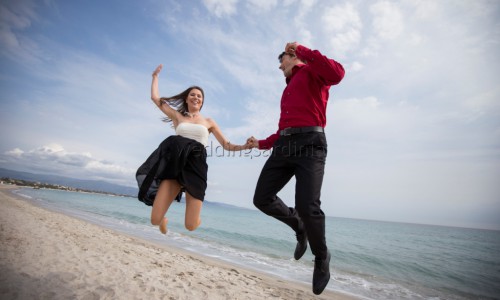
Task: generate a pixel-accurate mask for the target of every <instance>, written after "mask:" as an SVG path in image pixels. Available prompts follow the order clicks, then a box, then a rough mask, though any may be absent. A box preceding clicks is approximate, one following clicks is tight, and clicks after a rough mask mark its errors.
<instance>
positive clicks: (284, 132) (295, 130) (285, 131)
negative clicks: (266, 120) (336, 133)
mask: <svg viewBox="0 0 500 300" xmlns="http://www.w3.org/2000/svg"><path fill="white" fill-rule="evenodd" d="M308 132H325V129H324V128H323V127H321V126H309V127H288V128H285V129H283V130H281V131H280V136H287V135H292V134H298V133H308Z"/></svg>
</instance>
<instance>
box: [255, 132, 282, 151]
mask: <svg viewBox="0 0 500 300" xmlns="http://www.w3.org/2000/svg"><path fill="white" fill-rule="evenodd" d="M278 138H279V130H278V131H276V133H274V134H271V135H270V136H269V137H268V138H267V139H264V140H259V149H260V150H267V149H271V148H272V147H273V145H274V142H276V140H277V139H278Z"/></svg>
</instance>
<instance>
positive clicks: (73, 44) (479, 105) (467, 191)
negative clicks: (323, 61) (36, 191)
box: [0, 0, 500, 229]
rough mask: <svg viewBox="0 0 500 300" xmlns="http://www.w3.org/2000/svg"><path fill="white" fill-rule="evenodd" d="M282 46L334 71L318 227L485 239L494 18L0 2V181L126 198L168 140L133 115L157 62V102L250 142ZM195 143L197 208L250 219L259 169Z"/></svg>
mask: <svg viewBox="0 0 500 300" xmlns="http://www.w3.org/2000/svg"><path fill="white" fill-rule="evenodd" d="M289 41H297V42H299V43H301V44H304V45H305V46H307V47H309V48H312V49H318V50H320V51H321V52H322V53H323V54H325V55H327V56H329V57H332V58H335V59H336V60H338V61H339V62H341V63H342V64H343V65H344V67H345V69H346V71H347V73H346V76H345V79H344V80H343V81H342V82H341V83H340V84H339V85H338V86H335V87H333V88H332V89H331V90H330V95H331V97H330V102H329V105H328V124H327V127H326V132H327V138H328V143H329V150H328V159H327V166H326V175H325V180H324V184H323V192H322V202H323V210H324V211H325V213H326V214H327V215H329V216H337V217H350V218H365V219H375V220H387V221H402V222H418V223H431V224H445V225H458V226H473V227H482V228H497V229H500V218H499V216H500V185H499V184H498V182H499V181H498V179H499V178H500V85H499V84H498V78H500V68H499V67H500V61H499V54H498V53H500V51H499V50H500V49H499V48H500V45H499V43H500V4H499V2H498V1H483V0H479V1H477V0H474V1H456V0H450V1H445V0H442V1H434V0H429V1H425V0H422V1H417V0H406V1H387V0H382V1H376V0H374V1H324V0H304V1H299V0H284V1H277V0H275V1H273V0H248V1H243V0H239V1H238V0H205V1H180V0H179V1H173V0H171V1H169V0H166V1H153V0H145V1H121V0H120V1H118V0H117V1H112V0H111V1H109V0H108V1H50V0H47V1H27V0H22V1H19V0H16V1H14V0H9V1H2V2H1V4H0V47H1V48H0V64H1V68H0V89H1V93H0V120H1V123H0V124H1V126H0V132H1V143H0V167H4V168H9V169H15V170H21V171H30V172H35V173H50V174H58V175H63V176H69V177H74V178H82V179H98V180H106V181H109V182H113V183H118V184H122V185H129V186H133V185H134V184H135V180H134V174H135V171H136V169H137V167H138V166H139V165H140V164H141V163H142V162H143V161H144V160H145V159H146V158H147V156H148V155H149V154H150V153H151V152H152V151H153V150H154V149H155V148H156V147H157V146H158V144H159V143H160V142H161V141H162V140H163V139H164V138H166V137H167V136H168V135H171V134H173V130H172V129H171V128H169V126H168V125H167V124H165V123H162V122H161V121H160V119H161V117H162V115H161V113H160V111H159V110H158V109H157V108H156V107H155V106H154V104H153V103H152V102H151V100H150V98H149V96H150V82H151V72H152V71H153V70H154V68H155V67H156V66H157V65H158V64H160V63H162V64H163V65H164V68H163V71H162V73H161V75H160V85H159V87H160V94H162V95H165V96H168V95H173V94H176V93H178V92H180V91H182V90H184V88H186V87H187V86H190V85H194V84H196V85H200V86H202V87H203V88H204V89H205V96H206V98H205V105H204V107H203V111H202V112H203V113H204V115H205V116H209V117H212V118H214V119H215V120H216V121H217V123H218V124H219V126H220V127H221V128H222V130H223V132H224V134H225V135H226V136H227V137H228V138H229V139H230V140H231V142H233V143H243V142H244V141H245V140H246V138H247V137H248V136H250V135H254V136H256V137H258V138H265V137H267V136H268V135H270V134H271V133H273V132H275V131H276V129H277V122H278V117H279V101H280V96H281V92H282V90H283V88H284V86H285V82H284V78H283V75H282V73H281V71H280V70H278V61H277V55H278V54H279V53H280V52H281V51H283V49H284V46H285V44H286V42H289ZM211 143H213V144H211V145H213V146H212V147H210V148H209V149H208V151H209V155H210V157H209V161H208V163H209V186H208V190H207V199H209V200H212V201H219V202H224V203H229V204H234V205H238V206H244V207H249V208H252V207H253V205H252V197H253V192H254V188H255V183H256V181H257V178H258V176H259V173H260V170H261V168H262V166H263V164H264V162H265V160H266V153H261V152H259V151H257V150H254V151H252V152H251V153H246V155H240V154H237V155H236V156H229V155H228V153H222V152H221V151H220V148H217V146H218V144H217V142H216V141H215V140H214V139H211ZM280 196H281V197H282V198H283V199H284V200H285V201H286V202H287V203H288V204H289V205H293V201H294V181H293V180H292V181H291V182H290V183H289V185H288V186H287V187H286V188H285V189H284V190H283V191H281V192H280Z"/></svg>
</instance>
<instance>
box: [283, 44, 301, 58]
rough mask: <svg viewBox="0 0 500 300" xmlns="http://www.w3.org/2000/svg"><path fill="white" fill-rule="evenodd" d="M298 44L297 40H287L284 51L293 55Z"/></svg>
mask: <svg viewBox="0 0 500 300" xmlns="http://www.w3.org/2000/svg"><path fill="white" fill-rule="evenodd" d="M298 46H299V43H297V42H289V43H287V44H286V46H285V52H286V53H289V54H292V55H295V50H296V49H297V47H298Z"/></svg>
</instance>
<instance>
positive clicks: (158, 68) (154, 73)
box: [152, 64, 163, 77]
mask: <svg viewBox="0 0 500 300" xmlns="http://www.w3.org/2000/svg"><path fill="white" fill-rule="evenodd" d="M162 68H163V65H162V64H160V65H159V66H158V67H156V69H155V70H154V71H153V74H152V75H153V77H155V76H158V74H160V72H161V69H162Z"/></svg>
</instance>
